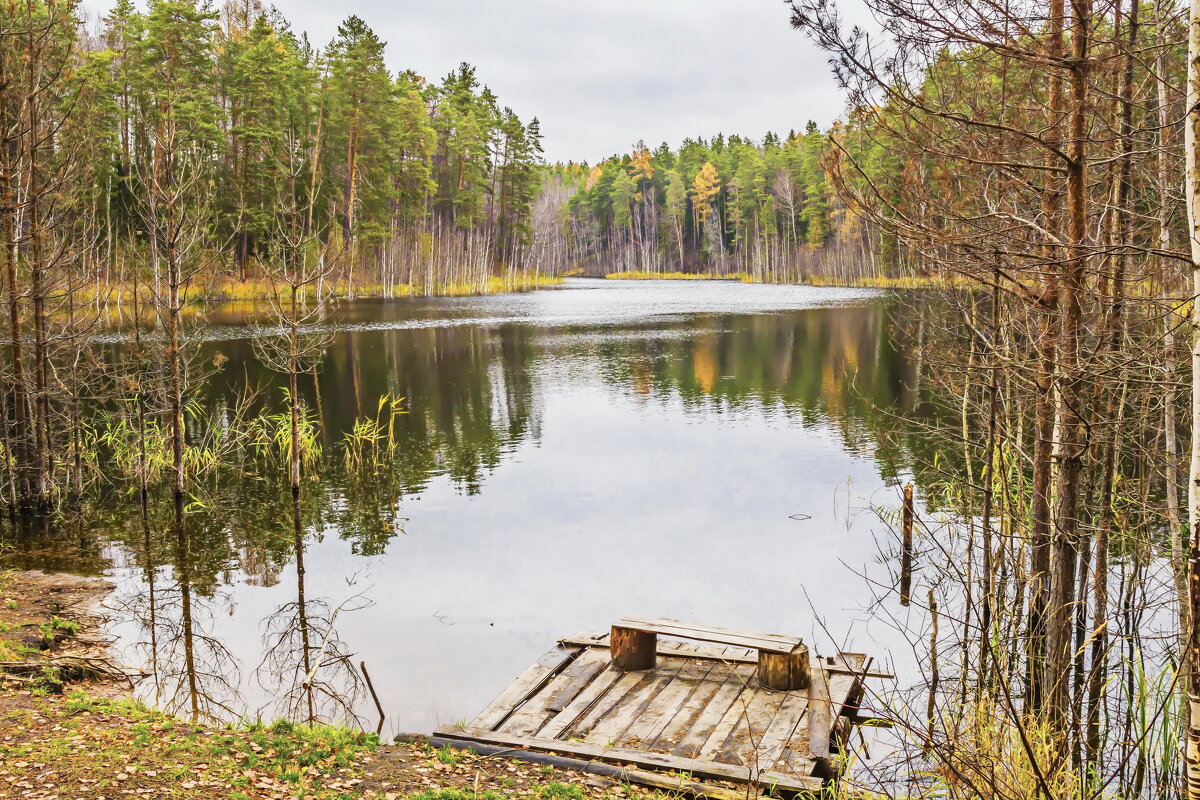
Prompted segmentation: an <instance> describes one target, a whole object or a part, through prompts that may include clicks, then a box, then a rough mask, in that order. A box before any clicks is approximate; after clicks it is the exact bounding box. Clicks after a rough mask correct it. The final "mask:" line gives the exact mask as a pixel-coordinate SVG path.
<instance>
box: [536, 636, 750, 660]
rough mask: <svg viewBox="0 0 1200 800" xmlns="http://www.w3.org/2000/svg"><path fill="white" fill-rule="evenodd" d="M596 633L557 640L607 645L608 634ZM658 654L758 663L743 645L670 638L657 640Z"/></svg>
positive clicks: (577, 643) (581, 645)
mask: <svg viewBox="0 0 1200 800" xmlns="http://www.w3.org/2000/svg"><path fill="white" fill-rule="evenodd" d="M596 636H598V634H576V635H574V636H569V637H567V638H566V639H562V640H560V641H559V644H562V645H566V646H569V647H604V648H607V647H609V640H608V634H604V635H603V637H602V638H593V637H596ZM658 654H659V655H660V656H687V657H688V658H707V659H711V660H714V661H738V662H746V663H748V664H749V663H754V664H757V663H758V653H757V652H756V651H754V650H748V649H747V648H745V647H725V646H723V645H716V644H701V643H699V642H680V641H677V640H672V639H660V640H659V642H658Z"/></svg>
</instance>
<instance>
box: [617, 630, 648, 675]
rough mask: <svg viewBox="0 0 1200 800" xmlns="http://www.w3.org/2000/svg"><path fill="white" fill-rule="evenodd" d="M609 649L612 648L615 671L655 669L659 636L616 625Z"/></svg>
mask: <svg viewBox="0 0 1200 800" xmlns="http://www.w3.org/2000/svg"><path fill="white" fill-rule="evenodd" d="M609 647H611V648H612V665H613V668H614V669H620V670H627V671H628V670H636V669H653V668H654V664H655V660H656V654H657V650H658V636H657V635H656V634H653V633H645V632H643V631H635V630H633V629H631V628H618V627H617V626H616V625H614V626H613V629H612V635H611V636H610V637H609Z"/></svg>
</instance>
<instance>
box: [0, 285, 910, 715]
mask: <svg viewBox="0 0 1200 800" xmlns="http://www.w3.org/2000/svg"><path fill="white" fill-rule="evenodd" d="M911 313H912V311H911V309H907V308H906V307H905V306H903V305H902V304H900V303H898V302H897V301H896V300H895V298H892V297H889V296H888V295H885V294H883V293H878V292H873V291H865V290H846V289H831V288H812V287H799V286H765V285H744V284H740V283H731V282H710V281H687V282H684V281H629V282H617V281H594V280H570V281H568V282H567V283H566V285H565V286H563V287H561V288H555V289H550V290H543V291H538V292H534V293H530V294H515V295H496V296H487V297H476V298H462V299H420V300H402V301H358V302H353V303H346V304H343V305H342V306H341V307H340V308H339V311H338V316H337V320H336V322H337V324H336V326H335V327H336V330H335V332H334V333H333V338H332V340H331V343H330V344H329V346H328V350H327V353H326V355H325V358H324V359H323V361H322V363H321V365H320V367H319V372H318V378H317V379H316V380H315V381H313V380H311V379H309V380H306V381H305V382H304V383H303V384H302V387H301V390H302V391H303V392H304V394H305V398H306V400H307V402H308V403H309V405H310V407H312V408H313V409H315V412H316V413H317V414H318V415H319V416H320V419H321V422H322V425H321V434H322V437H323V440H324V442H325V446H326V449H327V451H328V453H329V454H330V458H338V457H337V456H336V455H335V454H336V453H337V447H338V442H340V441H341V440H342V439H343V437H344V436H345V434H346V432H348V431H350V430H351V429H352V428H353V426H354V422H355V420H356V419H359V418H361V417H363V416H375V415H376V413H377V409H378V401H379V398H380V396H381V395H385V394H388V395H391V396H397V397H403V398H405V400H404V404H403V407H404V409H405V411H406V412H407V413H405V414H403V415H401V416H398V417H396V419H395V426H396V428H395V430H396V435H397V440H398V449H397V454H396V456H395V458H394V460H393V461H392V463H391V464H390V465H389V466H388V468H387V469H385V470H379V471H376V472H374V473H372V474H371V475H369V476H366V477H364V476H363V474H361V473H352V472H350V471H347V470H337V469H331V470H330V472H329V474H328V475H325V474H322V476H321V477H320V478H319V479H314V481H312V482H311V483H312V485H311V486H306V488H305V493H304V497H303V500H302V502H301V506H300V527H301V531H302V536H301V538H302V540H303V558H304V566H305V570H304V573H303V575H302V576H300V575H298V573H297V564H296V558H295V553H296V550H295V547H294V546H293V544H294V541H293V516H292V504H291V500H290V496H289V495H288V493H287V492H286V488H285V487H284V488H281V487H280V486H279V485H278V484H276V483H272V482H267V481H263V480H261V479H251V478H248V479H246V480H244V481H237V482H234V483H232V484H229V485H223V486H220V487H215V488H214V489H212V491H211V492H210V493H209V494H208V495H206V497H205V499H204V501H203V503H202V504H200V505H199V506H197V507H196V508H194V509H192V513H190V514H189V515H188V516H189V522H188V527H189V532H188V539H187V541H186V542H183V541H182V540H180V539H179V538H178V537H177V536H176V535H175V534H173V533H172V531H171V527H170V525H168V524H165V523H163V522H162V519H163V518H164V517H162V515H160V516H156V517H153V518H152V519H151V520H149V521H148V522H147V524H146V525H144V526H143V525H142V524H141V522H140V521H139V519H138V516H137V514H136V512H135V511H134V512H130V511H129V510H128V505H129V503H128V501H127V500H126V501H124V502H123V506H124V508H125V511H119V510H117V509H118V508H119V507H121V506H122V504H119V503H116V502H114V503H113V508H112V509H104V508H100V509H97V510H96V511H95V513H94V514H92V515H91V516H90V517H87V518H85V519H84V520H83V521H81V522H79V523H77V524H74V525H70V526H60V527H58V528H56V529H54V530H41V531H36V532H34V531H23V532H18V533H17V534H15V535H13V536H12V538H13V541H14V543H15V545H16V547H17V549H18V552H19V555H20V558H21V559H22V560H23V563H26V564H31V565H39V566H46V567H48V568H51V567H57V568H69V569H75V570H79V571H84V572H88V571H90V572H102V573H103V574H105V575H108V576H109V577H111V578H112V579H113V580H114V581H115V583H116V585H117V590H116V592H115V594H114V596H113V597H112V598H110V600H109V602H108V604H109V606H110V607H111V608H112V612H111V613H112V615H113V620H112V622H111V624H110V633H111V634H112V635H114V636H115V637H116V639H117V647H118V652H119V654H120V656H121V657H122V658H123V660H124V661H125V662H126V663H127V664H129V665H131V666H138V667H142V668H145V669H149V668H151V667H152V666H154V665H157V666H158V672H159V680H157V681H152V680H148V681H145V682H144V683H143V685H142V691H143V693H144V694H145V696H146V697H147V698H148V699H150V700H153V701H157V702H159V703H160V704H163V705H167V706H171V705H172V704H174V705H175V707H180V704H179V702H178V698H179V692H180V686H182V685H185V684H187V683H188V675H187V673H188V672H189V670H190V672H191V673H192V674H191V679H192V682H193V684H194V685H196V686H199V687H200V689H202V690H204V691H206V692H209V693H210V694H211V695H212V702H211V704H210V705H209V709H210V710H212V711H214V713H225V714H229V713H236V714H248V715H250V716H254V715H258V714H261V715H263V716H275V715H277V714H278V713H280V711H281V708H280V706H281V705H283V704H284V703H282V702H281V700H280V697H281V694H283V693H284V690H283V689H281V686H280V683H279V681H278V676H279V674H280V672H281V670H282V671H286V670H287V669H291V670H292V671H293V672H294V671H295V668H296V664H295V663H292V664H291V666H290V667H286V668H285V667H281V666H280V664H279V659H281V658H284V659H286V654H282V652H281V651H282V650H283V649H285V648H280V647H276V650H275V652H274V653H272V654H271V655H272V656H273V657H274V659H275V660H269V659H268V660H264V654H265V653H266V652H267V651H268V650H269V649H270V648H271V647H272V645H279V644H280V642H281V639H280V638H273V637H275V636H276V634H278V633H279V632H280V631H282V630H287V629H290V628H291V627H294V626H293V620H294V618H295V616H296V613H297V608H298V606H297V603H298V601H299V600H300V599H301V598H302V599H303V605H304V606H305V608H306V609H307V613H308V615H309V617H310V619H309V620H308V622H309V623H314V629H313V631H312V640H313V643H312V644H311V647H313V648H315V647H317V646H318V645H319V644H320V643H321V642H322V640H323V638H324V630H325V629H326V627H327V623H328V619H329V617H330V616H331V615H332V613H333V609H337V608H339V607H341V610H340V611H339V612H338V613H337V616H336V620H335V625H334V627H335V628H336V635H337V640H338V641H339V642H340V644H339V645H338V647H340V648H342V649H343V650H344V651H345V652H346V653H350V654H353V660H352V663H353V664H354V665H357V664H358V663H359V662H365V663H366V665H367V668H368V669H369V671H370V673H371V676H372V679H373V681H374V685H375V687H376V689H377V690H378V693H379V695H380V700H381V701H382V703H383V705H384V708H385V711H386V712H387V715H388V724H387V726H386V727H385V731H389V732H396V731H414V730H415V731H428V730H430V729H431V728H432V727H434V726H435V725H437V724H447V723H451V722H454V721H456V720H461V719H470V718H471V717H473V716H474V715H475V714H476V713H477V712H478V711H479V710H481V709H482V708H483V707H484V706H485V705H486V704H487V703H488V702H489V701H490V700H491V699H492V698H493V697H494V696H495V695H496V694H497V693H498V692H499V691H500V690H501V689H502V688H503V687H504V686H505V685H507V683H508V682H509V681H510V680H511V679H512V678H514V677H515V676H516V675H517V674H518V673H519V672H520V671H521V670H522V669H524V667H526V666H527V665H528V664H529V663H530V662H532V661H533V660H534V659H535V658H537V657H538V656H539V655H541V654H542V653H543V652H545V651H546V650H547V649H549V647H550V646H551V645H552V644H553V642H554V641H555V640H556V639H557V638H559V637H563V636H567V635H570V634H573V633H575V632H577V631H582V630H597V631H599V630H605V629H606V628H607V627H608V625H609V624H610V623H611V622H612V620H614V619H615V618H617V617H619V616H622V615H624V614H642V615H655V616H667V617H679V618H684V619H692V620H697V621H701V622H707V623H713V624H718V625H726V626H732V627H741V628H748V629H752V630H763V631H772V632H782V633H797V634H800V635H803V636H805V637H806V639H808V640H809V641H810V642H811V643H814V644H815V647H816V649H817V651H818V652H830V651H832V650H834V649H835V647H837V646H840V647H841V648H842V649H847V650H857V651H861V652H868V653H870V654H872V655H874V656H876V657H877V659H879V661H878V662H877V664H885V665H886V664H887V663H895V662H900V663H899V664H898V666H899V667H900V668H901V669H903V668H904V661H905V659H910V658H911V656H910V655H909V654H908V645H907V644H905V643H904V642H903V640H902V639H900V638H899V636H898V634H897V633H896V632H895V626H894V620H889V619H888V618H889V617H893V616H895V615H900V616H901V617H902V616H903V614H904V613H906V611H905V610H904V609H901V608H900V606H899V603H898V602H897V601H896V599H895V597H894V596H892V597H889V598H888V599H886V600H885V601H884V603H883V605H882V606H878V607H874V608H870V609H867V608H866V607H867V606H868V605H869V603H870V600H871V595H872V593H873V592H878V591H879V585H887V584H888V583H889V582H890V581H891V580H892V579H891V577H890V575H891V573H892V572H893V571H894V567H893V566H892V565H891V564H889V563H887V561H886V559H883V558H882V555H881V554H882V553H884V552H890V551H891V550H892V549H894V546H895V545H894V540H893V538H892V537H891V534H890V532H889V531H888V529H887V526H886V525H885V524H883V523H882V522H881V521H880V518H879V516H878V514H877V513H876V508H877V507H879V508H885V509H894V508H895V507H896V506H897V505H898V497H899V485H900V483H902V482H903V481H904V480H905V479H906V477H907V475H908V471H909V469H911V465H910V462H911V461H912V458H913V456H912V453H913V452H915V450H916V449H917V448H919V447H920V446H921V445H920V444H919V441H918V440H917V439H916V438H915V434H913V435H910V434H909V433H908V432H907V423H906V422H905V421H904V420H905V419H906V415H908V414H909V413H910V412H911V410H912V409H913V408H914V407H915V405H916V389H915V386H914V384H915V382H916V381H915V378H914V375H915V372H916V370H915V366H914V365H913V364H912V363H910V361H909V360H908V358H907V357H906V352H907V349H908V348H907V347H906V346H905V345H903V344H902V342H903V341H904V337H903V334H902V333H901V327H902V326H901V324H900V323H901V322H902V321H903V320H902V318H903V317H904V315H905V314H911ZM265 335H269V331H264V330H262V329H259V328H256V327H254V326H251V325H248V324H247V323H246V321H245V320H244V319H243V318H241V317H240V316H239V315H237V314H233V313H227V314H221V313H216V314H214V315H212V316H211V318H210V319H209V321H208V323H207V327H206V329H205V330H204V331H203V333H202V334H201V335H200V337H199V338H200V339H202V342H201V344H200V345H199V347H200V348H201V352H202V354H203V359H201V360H202V361H204V362H205V363H219V364H220V371H219V372H218V373H216V375H215V376H213V377H211V378H209V379H208V382H207V383H206V385H205V388H204V393H205V395H206V396H207V398H208V400H209V401H210V402H212V401H225V402H230V403H232V398H234V397H235V396H236V395H237V394H238V393H241V392H243V391H244V390H245V388H246V387H247V386H254V387H258V388H259V389H261V390H262V397H263V398H265V400H264V402H272V403H276V404H278V401H279V397H280V392H279V388H278V387H279V386H280V385H281V376H279V375H278V373H275V372H272V371H270V370H269V369H267V368H266V367H264V366H263V365H262V364H261V362H260V361H259V359H258V358H257V355H256V349H255V344H254V340H255V338H257V337H262V336H265ZM105 346H110V347H119V346H120V345H119V344H113V345H105ZM301 577H302V580H299V579H300V578H301ZM869 581H876V582H877V583H878V584H879V585H876V586H871V585H869ZM185 589H186V592H185ZM152 590H153V591H152ZM300 592H302V593H303V594H302V595H301V594H300ZM185 595H186V596H185ZM150 599H153V603H151V602H150ZM185 601H186V603H185ZM185 604H186V607H187V610H188V614H189V616H190V625H191V626H192V628H193V630H194V632H195V634H196V636H197V637H198V638H197V639H195V640H190V644H189V646H188V649H189V650H190V651H191V653H190V656H189V655H188V654H187V653H183V652H182V651H181V649H180V646H179V645H178V637H177V636H176V635H175V634H176V633H177V630H178V627H179V626H180V625H181V624H183V622H182V621H181V613H182V612H181V609H183V608H184V606H185ZM286 638H287V637H286V635H285V636H284V639H286ZM835 641H836V644H835ZM334 649H335V648H330V651H329V652H333V651H334ZM189 657H190V658H191V660H192V662H193V663H192V664H191V665H190V666H189V665H188V663H187V660H188V658H189ZM889 657H890V658H889ZM318 660H321V659H318ZM337 674H339V667H338V664H336V663H331V664H324V663H323V664H320V665H318V680H321V679H322V678H323V677H324V678H326V679H327V680H328V681H329V682H330V683H331V684H336V682H337V678H336V675H337ZM226 684H227V685H226ZM222 706H223V707H224V709H225V710H224V712H221V711H220V708H221V707H222ZM354 707H355V708H356V710H357V711H358V712H359V713H361V714H362V716H363V717H364V718H365V719H366V720H367V721H368V722H369V723H370V724H369V727H373V726H374V720H375V716H376V715H375V712H374V707H373V705H372V704H371V703H370V701H369V699H367V698H366V697H364V696H359V697H358V698H357V700H356V701H355V705H354Z"/></svg>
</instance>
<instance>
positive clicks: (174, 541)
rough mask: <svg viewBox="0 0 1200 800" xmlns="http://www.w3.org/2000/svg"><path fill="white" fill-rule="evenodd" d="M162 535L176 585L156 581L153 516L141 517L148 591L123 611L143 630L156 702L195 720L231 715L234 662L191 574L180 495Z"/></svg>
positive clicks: (191, 544)
mask: <svg viewBox="0 0 1200 800" xmlns="http://www.w3.org/2000/svg"><path fill="white" fill-rule="evenodd" d="M173 505H174V513H173V515H172V518H171V520H170V522H169V525H168V527H167V530H168V531H169V533H168V534H167V535H166V536H164V537H162V540H163V541H164V542H169V543H170V545H171V547H172V550H173V552H172V559H171V560H172V562H173V565H174V573H175V575H174V577H175V580H174V585H173V586H172V587H171V589H170V590H166V591H164V590H162V589H159V588H158V586H157V583H158V576H157V569H156V567H155V563H154V559H155V555H154V551H155V550H156V548H154V547H153V546H152V542H151V541H150V533H151V525H152V522H151V520H150V519H149V518H148V517H147V518H144V519H143V527H142V531H143V535H144V536H146V539H145V544H144V547H143V548H142V554H141V556H142V558H143V559H144V565H143V568H144V570H145V572H146V578H147V582H148V585H149V591H148V592H146V593H143V594H141V595H139V596H138V597H136V598H134V601H133V602H132V603H131V604H130V605H129V606H128V607H127V611H128V612H129V613H130V614H131V615H132V616H133V618H134V619H136V620H137V621H138V622H139V623H140V625H141V627H142V630H143V634H144V640H143V642H142V646H143V647H145V648H146V649H147V650H148V655H149V665H150V666H151V667H152V668H153V673H154V674H153V677H152V679H153V680H154V697H155V703H156V704H157V705H160V706H161V707H162V708H163V709H164V710H165V711H167V712H168V713H172V714H186V715H187V716H188V718H190V719H191V720H192V721H193V722H195V721H199V720H203V719H208V720H216V719H221V718H229V717H230V716H234V715H235V712H234V708H235V707H236V698H237V686H238V683H239V678H238V669H237V661H236V659H235V658H234V657H233V655H232V654H231V653H230V651H229V650H228V648H227V647H226V646H225V644H224V643H223V642H221V640H220V639H219V638H218V637H217V636H216V635H215V634H214V633H213V632H212V626H211V625H209V624H207V620H208V617H209V611H210V609H209V607H208V605H207V604H206V603H204V602H203V600H202V598H203V594H202V590H201V589H199V588H198V586H197V583H196V580H195V577H196V572H195V564H196V561H197V560H198V559H196V557H195V555H194V554H195V553H196V551H197V548H196V542H195V541H194V540H193V535H192V531H191V529H190V526H189V524H188V523H189V520H188V515H187V514H186V513H185V510H184V506H183V499H182V498H179V500H178V501H177V502H175V503H173Z"/></svg>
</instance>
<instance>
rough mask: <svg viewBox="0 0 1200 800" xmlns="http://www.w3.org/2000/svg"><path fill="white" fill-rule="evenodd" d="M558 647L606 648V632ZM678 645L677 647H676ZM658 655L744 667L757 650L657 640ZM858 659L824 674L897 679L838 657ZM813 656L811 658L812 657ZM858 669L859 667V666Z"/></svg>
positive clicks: (581, 635) (572, 638)
mask: <svg viewBox="0 0 1200 800" xmlns="http://www.w3.org/2000/svg"><path fill="white" fill-rule="evenodd" d="M559 644H561V645H565V646H568V647H608V646H609V643H608V634H607V633H592V632H586V631H584V632H580V633H577V634H575V635H574V636H568V637H566V638H565V639H560V640H559ZM676 646H677V647H676ZM658 654H659V655H660V656H662V655H687V656H688V657H689V658H711V659H714V660H717V661H736V662H741V663H746V664H757V663H758V651H756V650H751V649H749V648H746V647H731V646H727V645H717V644H701V643H699V642H679V641H673V640H670V639H667V640H660V641H659V643H658ZM848 655H849V656H861V657H862V658H866V656H863V655H862V654H861V653H841V654H840V657H839V658H838V659H837V660H836V661H835V662H834V663H833V664H832V665H831V664H829V663H828V661H826V667H825V671H826V672H828V673H829V674H830V675H834V674H841V673H851V674H854V675H859V676H860V677H862V678H883V679H885V680H892V679H893V678H895V677H896V676H895V675H893V674H892V673H890V672H885V671H883V670H878V669H869V670H867V671H866V672H863V671H861V669H858V670H856V669H854V668H852V667H850V666H848V665H847V664H846V663H845V662H844V661H843V660H842V659H841V657H844V656H848ZM815 657H816V656H814V658H815ZM860 666H861V664H860Z"/></svg>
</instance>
